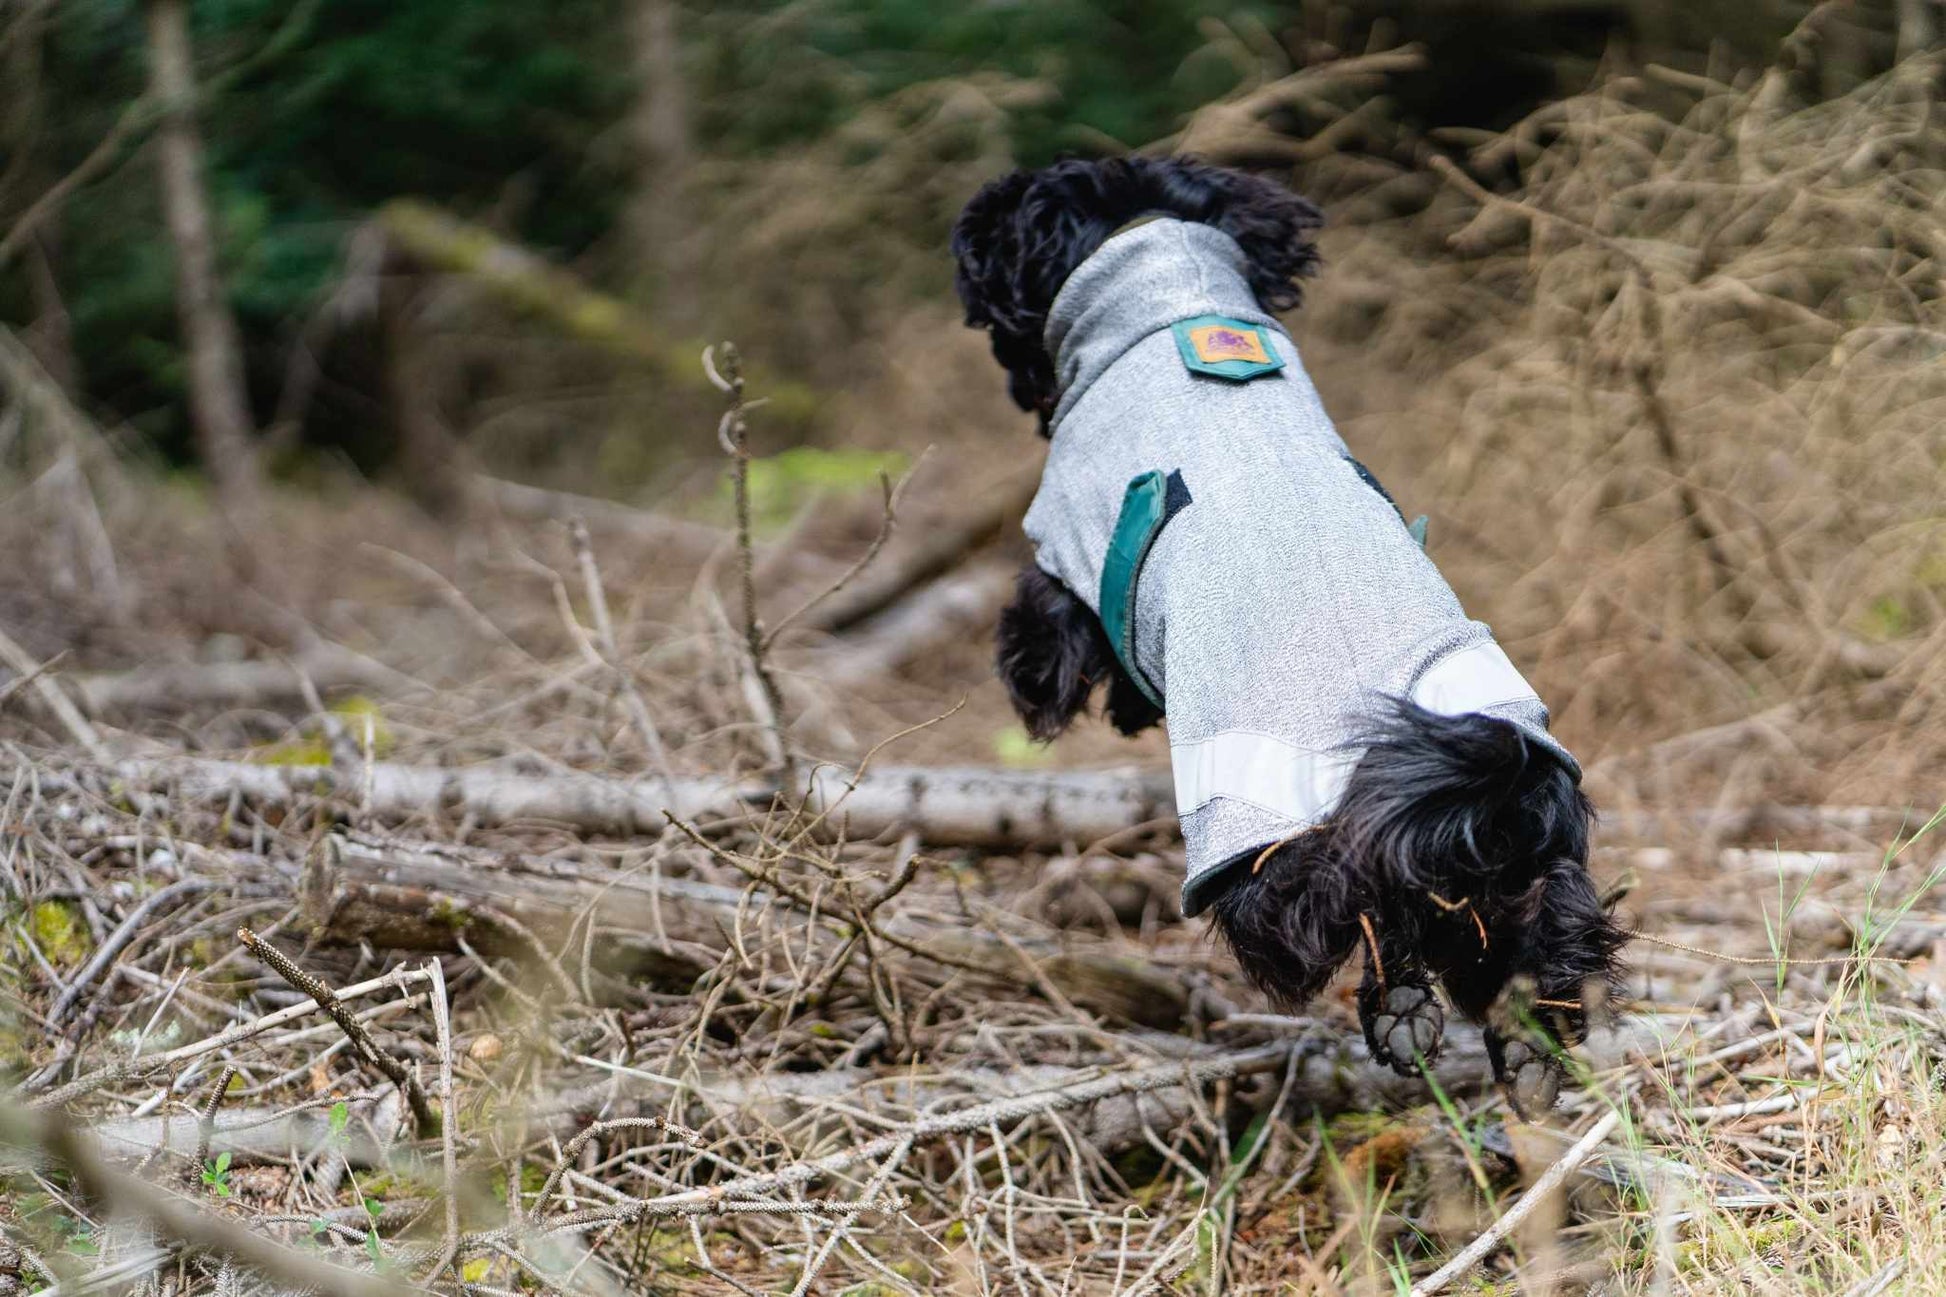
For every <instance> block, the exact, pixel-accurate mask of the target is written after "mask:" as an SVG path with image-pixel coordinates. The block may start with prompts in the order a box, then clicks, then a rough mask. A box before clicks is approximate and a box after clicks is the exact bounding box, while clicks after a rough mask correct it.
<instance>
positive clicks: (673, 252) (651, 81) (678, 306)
mask: <svg viewBox="0 0 1946 1297" xmlns="http://www.w3.org/2000/svg"><path fill="white" fill-rule="evenodd" d="M679 21H680V12H679V10H678V8H677V6H676V0H636V3H635V12H634V14H633V16H632V19H631V21H630V24H629V28H630V30H629V36H630V39H631V41H632V42H633V44H634V47H635V50H634V53H635V60H634V62H635V78H636V84H637V87H638V98H637V100H636V107H635V115H634V120H633V121H632V122H631V123H630V125H631V134H632V135H633V137H634V143H635V153H636V167H637V171H636V175H637V183H636V187H635V195H634V198H633V200H632V201H631V202H630V204H629V213H628V218H629V220H628V224H629V233H630V235H631V237H632V239H633V241H634V244H635V253H636V257H637V265H638V266H639V268H640V270H641V271H642V273H643V275H644V276H645V278H646V280H647V286H648V288H649V289H650V291H651V293H652V294H653V297H654V301H655V304H656V306H657V308H658V309H657V314H658V315H660V316H661V317H662V318H664V319H665V320H669V321H673V322H675V323H678V324H687V323H688V322H689V321H690V318H691V316H692V315H693V314H694V311H695V305H696V303H695V293H694V287H695V286H694V284H693V283H692V282H691V281H690V277H689V275H688V274H687V273H686V269H685V268H686V265H687V262H688V258H687V257H685V256H683V255H682V254H681V253H680V252H679V251H678V248H679V245H680V244H681V243H682V240H683V236H684V235H685V234H686V233H687V231H688V223H687V221H686V220H685V219H684V215H685V214H684V206H685V204H684V202H683V185H684V183H685V181H686V179H687V173H688V170H689V96H688V89H687V87H686V86H685V84H684V81H683V75H682V41H681V34H680V30H679Z"/></svg>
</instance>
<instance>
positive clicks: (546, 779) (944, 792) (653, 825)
mask: <svg viewBox="0 0 1946 1297" xmlns="http://www.w3.org/2000/svg"><path fill="white" fill-rule="evenodd" d="M106 770H107V772H108V773H109V774H111V775H112V776H113V778H115V779H116V780H118V781H120V783H121V784H122V785H123V786H124V787H125V788H128V789H131V790H137V791H142V792H150V793H158V794H165V795H168V796H174V797H187V798H192V799H205V800H207V799H226V798H228V797H230V796H232V795H240V796H243V797H246V798H249V799H250V800H252V801H254V802H256V803H258V804H259V805H263V806H288V805H293V804H296V803H300V802H305V801H310V800H314V799H318V798H332V797H337V798H343V799H347V800H355V801H357V802H358V803H359V804H360V805H361V806H364V807H366V808H368V809H369V811H370V813H372V814H373V815H376V816H379V817H381V818H385V819H392V820H399V819H409V818H413V817H417V816H435V815H441V814H447V815H455V816H457V815H465V816H468V817H470V818H472V819H474V820H476V821H478V822H480V823H484V824H508V823H513V822H517V821H535V822H548V823H554V824H565V825H568V826H570V827H573V828H577V829H580V830H583V831H585V832H590V833H609V834H617V835H623V836H627V835H633V834H639V833H654V834H659V833H661V832H662V831H663V829H664V828H665V827H666V826H667V823H668V819H667V816H666V815H665V811H667V812H669V813H671V814H674V815H675V816H677V817H678V818H681V819H695V818H698V817H701V816H705V815H735V814H754V813H760V812H763V811H765V810H767V809H768V808H769V807H770V806H771V805H772V803H773V802H774V801H776V799H777V797H778V796H779V791H780V790H779V788H778V787H777V785H775V784H771V783H765V782H758V783H745V784H728V783H725V782H724V781H722V780H718V779H708V778H697V777H691V778H676V779H672V780H669V781H667V782H666V783H665V781H663V780H661V779H648V778H644V779H640V780H627V779H616V778H608V777H604V776H601V775H593V774H565V775H564V774H535V773H532V772H530V771H528V770H525V769H521V768H519V767H517V766H514V765H480V766H458V767H453V768H439V767H430V766H408V765H399V764H395V763H391V762H375V763H373V764H372V765H371V766H370V767H369V768H344V769H340V768H335V767H332V766H322V765H319V766H290V765H255V764H250V763H247V762H240V761H209V760H202V759H198V758H190V757H181V758H162V759H152V760H132V761H123V762H118V763H116V764H115V765H113V766H111V767H106ZM849 778H850V775H849V772H847V771H843V770H838V769H834V768H831V767H823V768H820V769H819V770H818V771H817V772H816V773H815V775H813V776H812V777H811V778H810V779H809V780H808V781H807V784H806V787H807V788H808V790H809V792H810V796H809V798H808V809H810V810H811V811H812V812H814V813H819V814H826V815H828V816H829V817H830V818H831V819H832V820H833V821H834V822H841V823H843V824H844V825H845V826H846V827H847V829H848V832H849V834H850V836H852V837H853V838H858V837H867V838H870V837H877V836H880V835H882V834H888V833H898V834H904V833H909V832H910V833H917V834H919V836H920V837H921V838H923V839H924V840H926V841H928V842H931V843H934V844H936V845H940V846H983V847H996V848H1006V847H1013V848H1019V847H1022V846H1032V845H1059V844H1061V843H1065V842H1077V843H1086V842H1093V841H1096V840H1098V839H1100V838H1105V837H1108V836H1109V835H1110V834H1114V833H1118V832H1121V831H1122V830H1124V829H1127V828H1128V827H1129V826H1131V825H1135V824H1143V823H1147V822H1149V821H1152V820H1156V819H1159V818H1161V817H1164V816H1166V815H1169V814H1170V813H1171V808H1172V807H1173V805H1174V796H1175V793H1174V783H1173V780H1172V778H1171V776H1170V774H1169V772H1168V771H1166V770H1128V769H1124V770H1118V771H1065V772H1051V773H1050V772H1045V771H1014V770H993V769H986V768H981V767H952V766H937V767H935V766H904V767H899V766H888V767H883V768H880V769H877V770H872V771H869V772H868V773H867V774H866V775H865V776H864V778H863V779H861V780H859V781H858V783H857V785H856V786H855V787H853V786H851V785H850V784H849V782H848V781H849Z"/></svg>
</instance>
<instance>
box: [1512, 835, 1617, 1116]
mask: <svg viewBox="0 0 1946 1297" xmlns="http://www.w3.org/2000/svg"><path fill="white" fill-rule="evenodd" d="M1519 933H1520V936H1519V941H1520V949H1519V951H1518V952H1517V954H1516V955H1515V957H1514V960H1513V976H1512V978H1511V979H1510V980H1509V981H1508V983H1507V985H1506V987H1505V989H1504V991H1503V992H1502V994H1501V995H1500V996H1499V997H1498V1000H1497V1002H1496V1003H1495V1005H1494V1007H1493V1009H1492V1010H1491V1011H1490V1012H1489V1013H1488V1015H1487V1018H1488V1023H1487V1028H1486V1046H1487V1058H1488V1061H1489V1062H1491V1063H1492V1065H1493V1075H1494V1079H1495V1080H1497V1081H1498V1082H1500V1084H1501V1086H1502V1088H1503V1089H1504V1090H1505V1091H1506V1094H1507V1097H1508V1099H1509V1101H1510V1102H1512V1104H1513V1105H1514V1107H1515V1109H1516V1110H1518V1111H1520V1112H1522V1113H1523V1114H1524V1113H1529V1112H1538V1111H1545V1110H1546V1109H1548V1108H1551V1107H1553V1106H1554V1101H1555V1099H1556V1098H1557V1097H1558V1096H1559V1094H1560V1090H1561V1081H1562V1079H1563V1077H1564V1076H1565V1074H1566V1068H1565V1066H1564V1065H1563V1062H1562V1051H1563V1050H1564V1049H1565V1048H1566V1047H1567V1046H1570V1045H1574V1044H1578V1043H1580V1041H1581V1039H1582V1038H1583V1037H1584V1036H1586V1035H1587V1031H1588V1020H1589V1017H1590V1016H1591V1014H1596V1013H1600V1012H1604V1011H1605V1010H1606V1008H1607V1006H1608V1005H1609V1003H1610V1002H1611V1001H1612V999H1613V998H1614V996H1615V995H1616V993H1617V991H1618V989H1619V988H1618V987H1617V984H1616V983H1617V977H1618V973H1617V967H1618V964H1617V960H1618V956H1619V954H1620V951H1621V948H1622V946H1623V945H1624V944H1625V943H1626V942H1627V940H1628V938H1627V937H1626V935H1625V934H1624V933H1623V932H1622V930H1621V929H1620V928H1619V927H1618V926H1616V924H1615V921H1614V919H1613V918H1612V916H1610V915H1609V913H1608V912H1607V911H1606V910H1605V909H1603V908H1602V904H1601V900H1600V898H1599V897H1598V896H1597V894H1596V892H1595V885H1594V880H1593V879H1592V878H1590V877H1589V875H1588V871H1587V868H1586V867H1585V866H1583V865H1582V864H1580V863H1579V862H1578V861H1574V860H1561V861H1557V862H1556V863H1555V864H1554V865H1553V866H1552V867H1550V868H1549V870H1548V871H1547V873H1546V874H1545V875H1544V876H1543V877H1542V878H1541V880H1540V882H1539V883H1538V884H1537V886H1536V888H1535V890H1534V897H1533V901H1532V909H1531V911H1530V912H1529V914H1528V916H1527V919H1526V922H1525V924H1524V925H1523V926H1522V927H1521V928H1520V929H1519Z"/></svg>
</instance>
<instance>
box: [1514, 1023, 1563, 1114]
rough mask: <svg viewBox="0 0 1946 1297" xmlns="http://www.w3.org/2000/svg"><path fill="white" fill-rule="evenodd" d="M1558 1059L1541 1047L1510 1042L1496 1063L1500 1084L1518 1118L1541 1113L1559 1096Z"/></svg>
mask: <svg viewBox="0 0 1946 1297" xmlns="http://www.w3.org/2000/svg"><path fill="white" fill-rule="evenodd" d="M1561 1078H1562V1068H1561V1063H1560V1060H1559V1059H1557V1058H1555V1057H1554V1055H1553V1054H1551V1053H1549V1052H1548V1051H1547V1049H1546V1048H1545V1047H1544V1046H1541V1045H1537V1044H1534V1043H1532V1042H1529V1041H1525V1040H1510V1041H1508V1042H1507V1044H1506V1049H1505V1053H1504V1054H1503V1056H1502V1058H1501V1064H1500V1084H1501V1085H1502V1086H1504V1087H1505V1088H1506V1092H1507V1099H1508V1101H1509V1102H1511V1103H1512V1104H1513V1106H1514V1111H1516V1112H1518V1113H1519V1114H1520V1115H1521V1116H1523V1117H1525V1116H1530V1115H1533V1114H1536V1113H1543V1112H1546V1111H1548V1110H1549V1109H1550V1108H1552V1107H1553V1106H1554V1104H1555V1102H1556V1100H1558V1099H1559V1098H1560V1097H1561Z"/></svg>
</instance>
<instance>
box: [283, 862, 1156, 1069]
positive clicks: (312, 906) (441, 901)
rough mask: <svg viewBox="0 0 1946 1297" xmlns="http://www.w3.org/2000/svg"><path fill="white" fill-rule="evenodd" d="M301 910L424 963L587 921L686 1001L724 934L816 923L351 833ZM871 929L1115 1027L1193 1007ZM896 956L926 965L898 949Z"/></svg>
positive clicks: (661, 887)
mask: <svg viewBox="0 0 1946 1297" xmlns="http://www.w3.org/2000/svg"><path fill="white" fill-rule="evenodd" d="M299 903H300V905H301V906H302V911H303V915H304V918H305V921H306V922H307V923H308V925H309V928H310V936H311V939H312V940H313V941H319V942H323V943H326V944H332V945H349V946H356V945H359V944H370V945H372V946H376V947H380V948H383V949H391V950H410V951H422V952H424V951H430V952H450V951H457V950H459V949H460V942H461V940H462V939H464V940H466V942H467V943H468V944H469V945H472V946H473V947H474V948H475V949H477V950H480V951H481V952H482V953H506V954H512V955H516V956H518V955H522V954H527V953H531V951H532V944H531V943H532V941H533V940H534V939H536V938H538V939H540V940H542V941H546V942H550V943H553V942H558V941H560V940H562V939H564V938H566V937H567V936H568V935H569V933H570V931H571V930H572V929H573V928H574V927H575V925H576V924H577V923H579V922H581V921H584V920H585V921H588V922H592V923H594V924H595V928H596V935H597V940H596V942H595V943H594V944H595V947H596V948H598V949H599V950H600V951H601V953H602V956H603V960H604V962H605V963H606V964H607V965H608V967H609V968H610V969H611V970H614V971H622V972H626V973H628V974H631V975H635V976H646V977H649V978H652V979H654V980H656V981H659V982H662V983H666V984H673V985H674V986H676V987H677V988H678V989H682V990H687V989H688V988H689V987H690V986H691V985H692V984H693V983H694V982H695V980H696V978H698V977H700V976H701V975H702V974H703V973H704V972H706V971H708V970H709V969H711V968H713V967H715V966H716V964H717V962H718V960H719V959H720V958H721V956H722V955H723V953H724V952H725V951H726V950H727V949H729V947H730V944H731V937H730V935H729V934H731V933H732V932H737V931H743V932H744V933H745V934H746V935H745V936H744V938H743V940H744V942H746V943H747V942H748V940H749V936H748V935H747V934H748V933H749V931H750V929H752V928H753V927H754V926H756V925H759V924H762V923H765V922H769V921H773V920H783V921H787V922H790V923H793V924H802V923H808V922H811V921H812V919H811V916H810V915H808V914H805V913H803V912H801V911H798V910H796V908H795V907H794V906H793V905H792V903H791V902H790V901H789V900H788V899H787V898H784V897H781V896H777V895H774V894H772V893H768V892H764V891H761V890H758V891H754V892H751V893H749V894H746V893H744V892H743V891H741V890H739V889H735V888H728V887H718V886H714V885H711V884H707V883H698V882H693V881H689V880H686V879H672V878H661V877H658V876H656V875H654V874H651V873H648V872H645V871H642V870H625V869H614V868H610V867H608V866H604V865H597V864H585V863H580V862H575V861H569V860H561V859H556V858H552V857H547V858H540V857H529V856H519V855H511V854H506V853H495V852H486V851H478V850H470V849H467V848H463V847H452V846H445V845H440V844H432V843H397V842H388V841H385V840H382V839H364V838H359V837H353V836H350V835H334V836H332V837H330V838H327V839H326V840H325V843H324V846H323V848H322V849H321V850H319V851H317V852H315V853H313V855H312V857H311V859H310V860H309V861H308V862H307V863H306V865H305V868H304V874H303V879H302V882H301V884H300V887H299ZM830 919H831V920H832V921H836V922H843V921H844V920H845V919H846V916H845V915H844V914H842V913H840V914H836V915H832V916H830ZM879 922H880V923H881V925H882V926H883V927H884V929H885V931H887V932H888V933H891V934H892V935H894V936H896V937H898V938H900V939H901V940H902V941H903V942H904V943H906V944H907V946H908V947H910V948H911V949H917V950H926V951H931V952H934V953H936V954H937V955H938V956H939V957H940V959H941V960H942V961H947V962H948V963H949V965H950V967H952V968H954V969H956V970H960V971H963V970H964V969H965V967H966V966H968V965H973V966H977V967H979V968H981V969H984V970H989V971H990V974H991V976H992V978H993V979H994V980H995V981H997V982H999V983H1002V984H1007V985H1012V986H1021V987H1026V988H1028V989H1033V988H1034V987H1035V986H1036V985H1037V983H1038V980H1039V979H1040V978H1045V979H1046V981H1047V983H1049V984H1051V985H1052V986H1053V988H1054V989H1055V990H1056V991H1058V992H1059V993H1060V994H1061V995H1062V996H1063V997H1065V998H1066V999H1068V1000H1069V1001H1071V1002H1072V1003H1074V1004H1076V1005H1078V1006H1079V1007H1081V1008H1084V1009H1087V1010H1089V1011H1090V1012H1095V1013H1101V1014H1104V1015H1106V1016H1108V1017H1111V1018H1115V1019H1118V1020H1121V1021H1125V1022H1134V1023H1138V1024H1140V1025H1142V1026H1145V1027H1154V1028H1157V1029H1160V1030H1169V1029H1172V1028H1174V1027H1176V1026H1179V1025H1180V1024H1181V1022H1182V1020H1183V1018H1184V1015H1185V1014H1186V1013H1187V1012H1188V1009H1189V992H1188V988H1187V987H1185V986H1184V985H1183V983H1182V982H1181V981H1180V980H1179V979H1178V978H1177V977H1175V976H1174V975H1173V974H1172V973H1170V972H1169V971H1168V970H1167V969H1163V968H1158V967H1156V966H1155V965H1154V964H1152V963H1150V962H1148V961H1147V960H1145V959H1142V958H1138V957H1136V956H1134V955H1129V954H1123V953H1120V952H1118V951H1116V950H1114V949H1112V948H1107V947H1105V946H1104V945H1103V943H1101V942H1099V941H1096V940H1093V939H1074V940H1067V941H1061V942H1054V941H1049V940H1044V939H1021V938H1016V939H1014V941H1013V942H1012V944H1011V946H1010V945H1009V943H1007V942H1003V941H1001V940H1000V939H999V938H998V937H996V936H994V935H993V934H991V933H988V932H983V931H980V930H978V929H976V928H971V927H962V926H953V925H948V924H942V923H933V922H922V921H918V920H914V919H910V918H907V917H899V916H894V917H887V918H882V919H881V920H880V921H879ZM836 940H837V939H836V938H834V942H833V944H834V947H835V945H836ZM1016 952H1018V953H1016ZM897 958H899V959H901V960H910V959H914V958H923V956H919V955H914V954H911V953H910V950H908V951H905V952H901V953H899V954H898V955H897ZM1028 961H1031V966H1030V964H1029V962H1028Z"/></svg>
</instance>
